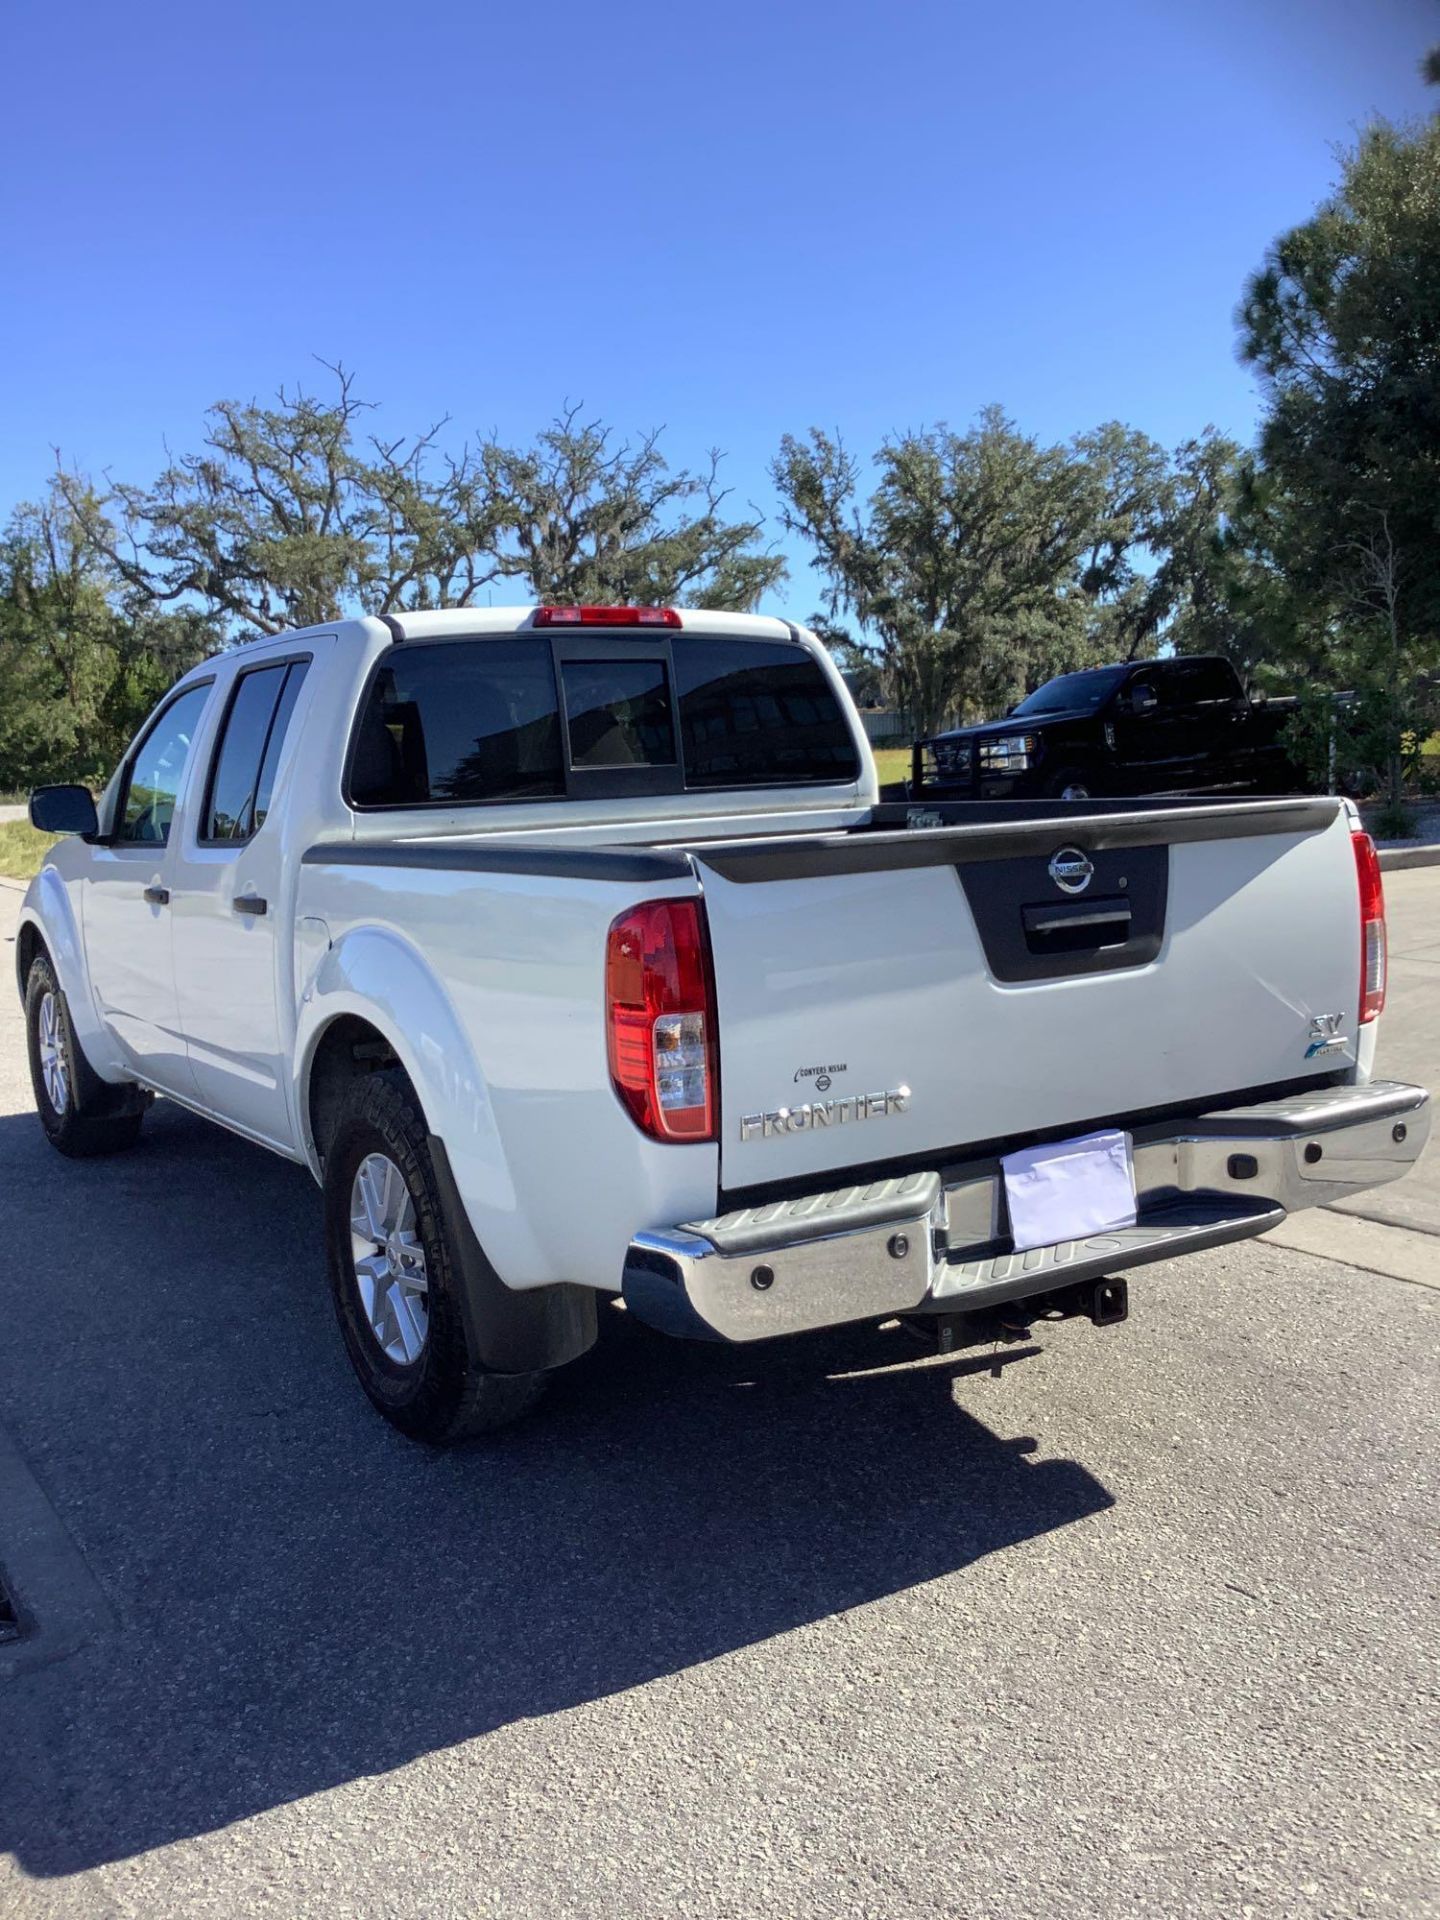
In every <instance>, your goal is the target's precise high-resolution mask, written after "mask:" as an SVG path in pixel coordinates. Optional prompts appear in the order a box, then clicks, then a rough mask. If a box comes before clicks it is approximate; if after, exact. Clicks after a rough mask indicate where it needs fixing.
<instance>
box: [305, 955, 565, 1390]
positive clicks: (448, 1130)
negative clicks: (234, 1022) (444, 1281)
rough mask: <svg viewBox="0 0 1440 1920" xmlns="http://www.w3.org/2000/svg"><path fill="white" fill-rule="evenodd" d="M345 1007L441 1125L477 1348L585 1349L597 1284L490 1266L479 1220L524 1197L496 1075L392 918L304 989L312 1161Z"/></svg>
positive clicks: (325, 963) (526, 1369) (546, 1354)
mask: <svg viewBox="0 0 1440 1920" xmlns="http://www.w3.org/2000/svg"><path fill="white" fill-rule="evenodd" d="M402 1012H403V1017H402ZM345 1014H352V1015H354V1016H355V1017H356V1018H358V1019H361V1020H364V1021H365V1022H366V1023H367V1024H368V1025H369V1026H371V1027H373V1028H374V1029H375V1031H376V1032H377V1033H378V1034H380V1035H381V1037H382V1038H383V1039H384V1040H385V1041H386V1042H387V1043H388V1045H389V1046H390V1047H391V1049H392V1050H393V1052H394V1054H395V1057H396V1059H397V1060H398V1061H399V1063H400V1065H401V1066H402V1067H403V1068H404V1070H405V1073H406V1075H407V1076H408V1078H409V1080H410V1083H411V1085H412V1086H413V1087H414V1089H415V1095H416V1098H417V1100H418V1101H419V1103H420V1110H421V1112H422V1114H423V1115H424V1117H425V1122H426V1125H427V1127H428V1128H429V1129H430V1153H431V1161H432V1164H433V1166H434V1169H435V1175H436V1180H437V1182H438V1184H439V1187H440V1191H441V1195H442V1198H443V1201H444V1204H445V1211H446V1214H447V1216H448V1218H449V1223H450V1227H451V1237H452V1241H453V1244H454V1248H455V1253H456V1256H457V1267H458V1272H459V1278H460V1283H461V1302H462V1307H463V1310H464V1313H465V1318H466V1322H467V1327H468V1330H469V1333H470V1339H471V1349H472V1351H473V1352H475V1353H478V1354H479V1356H480V1358H481V1360H482V1361H483V1363H484V1365H485V1366H486V1367H488V1368H490V1369H491V1370H492V1371H493V1372H496V1373H533V1372H539V1371H545V1370H548V1369H550V1368H552V1367H558V1366H561V1365H563V1364H564V1363H565V1362H566V1361H568V1360H574V1359H577V1358H578V1357H579V1356H580V1355H581V1354H582V1353H584V1352H585V1351H586V1350H587V1348H589V1347H590V1346H592V1345H593V1344H594V1342H595V1339H596V1335H597V1332H598V1323H597V1316H596V1302H595V1294H594V1291H593V1290H592V1289H591V1288H589V1287H581V1286H575V1285H572V1284H570V1283H567V1282H564V1281H557V1282H555V1283H554V1284H552V1285H548V1286H540V1287H526V1288H523V1289H522V1288H514V1287H509V1286H507V1285H506V1284H505V1282H504V1280H503V1279H502V1278H501V1277H500V1275H499V1274H498V1273H497V1272H496V1270H495V1268H494V1267H493V1266H492V1265H491V1263H490V1261H489V1259H488V1258H487V1256H486V1254H485V1251H484V1247H483V1245H482V1242H481V1238H480V1233H479V1230H478V1229H479V1228H481V1227H483V1224H484V1214H485V1210H486V1209H487V1208H489V1207H496V1208H499V1209H502V1210H504V1211H505V1212H508V1213H511V1214H513V1213H515V1212H517V1211H518V1206H519V1203H518V1200H517V1196H516V1193H515V1188H514V1183H513V1181H512V1180H511V1176H510V1168H509V1164H508V1162H507V1160H506V1157H505V1152H504V1147H503V1144H502V1142H501V1140H500V1136H499V1132H498V1129H497V1128H496V1125H495V1116H494V1112H493V1110H492V1108H491V1105H490V1098H489V1092H488V1089H487V1087H486V1084H485V1078H484V1075H483V1073H482V1071H481V1069H480V1065H479V1062H478V1061H477V1060H476V1058H475V1053H474V1048H473V1047H472V1045H471V1043H470V1041H469V1039H468V1037H467V1036H466V1034H465V1031H464V1029H463V1027H462V1026H461V1024H460V1021H459V1019H458V1018H457V1016H456V1014H455V1010H454V1008H453V1007H452V1006H451V1004H450V999H449V996H448V994H446V992H445V990H444V988H443V987H442V986H441V985H440V983H439V981H438V980H436V978H435V976H434V974H433V973H432V972H431V971H430V969H429V967H428V966H427V965H426V963H425V961H424V959H423V958H422V957H421V955H420V953H419V952H418V951H417V949H416V948H414V947H413V946H411V945H410V944H409V942H408V941H406V940H404V939H402V938H401V937H400V936H398V935H397V934H395V933H392V932H389V931H387V930H385V929H382V928H378V927H358V928H355V929H354V930H353V931H351V932H349V933H347V934H345V935H343V936H342V937H341V939H340V940H338V941H337V942H336V943H335V944H334V945H333V946H331V947H329V948H327V949H326V950H325V952H324V953H323V954H322V955H321V957H320V960H319V963H318V965H317V966H316V968H315V970H314V973H313V974H312V976H311V978H310V979H309V980H308V981H307V982H306V983H305V985H304V987H303V989H302V993H301V1002H300V1020H299V1023H298V1027H297V1032H296V1044H295V1059H296V1072H295V1084H294V1089H293V1091H294V1099H295V1112H296V1115H297V1117H298V1120H299V1124H300V1132H301V1141H302V1144H303V1147H304V1151H305V1157H306V1160H307V1162H308V1163H309V1166H310V1169H311V1172H312V1173H314V1174H315V1176H316V1178H317V1179H319V1178H320V1177H321V1169H320V1158H319V1152H318V1149H317V1147H316V1144H315V1140H314V1136H313V1133H312V1129H311V1122H310V1077H311V1073H312V1070H313V1067H314V1063H315V1055H316V1051H317V1049H318V1047H319V1044H320V1041H321V1039H322V1038H323V1036H324V1034H325V1032H326V1030H327V1029H328V1028H329V1027H330V1026H331V1025H333V1023H334V1022H335V1020H337V1019H339V1018H340V1017H341V1016H342V1015H345ZM477 1214H478V1216H479V1217H478V1219H477V1217H476V1216H477Z"/></svg>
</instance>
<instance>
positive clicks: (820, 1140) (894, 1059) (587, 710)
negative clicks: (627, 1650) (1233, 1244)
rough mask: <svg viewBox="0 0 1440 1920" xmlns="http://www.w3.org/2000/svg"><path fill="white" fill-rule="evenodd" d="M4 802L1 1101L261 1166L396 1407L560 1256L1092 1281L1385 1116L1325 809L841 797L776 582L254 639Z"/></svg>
mask: <svg viewBox="0 0 1440 1920" xmlns="http://www.w3.org/2000/svg"><path fill="white" fill-rule="evenodd" d="M31 817H32V819H33V820H34V822H35V824H36V825H37V826H39V827H42V828H47V829H50V830H53V831H58V832H60V833H62V834H68V835H69V836H70V837H69V838H66V839H62V840H61V841H60V842H59V843H58V844H57V846H56V847H55V849H54V851H53V852H52V853H51V854H50V856H49V857H48V859H47V861H46V863H45V866H44V869H43V871H42V872H41V873H40V875H39V876H38V878H37V879H36V880H35V882H34V884H33V885H32V886H31V888H30V890H29V892H28V894H27V896H26V899H25V903H24V908H23V912H22V917H21V928H20V935H19V941H18V965H19V978H20V988H21V991H22V993H23V995H24V998H25V1006H26V1015H27V1023H28V1034H29V1048H30V1062H31V1068H32V1072H33V1078H34V1085H35V1098H36V1103H37V1106H38V1108H39V1113H40V1120H41V1124H42V1125H43V1127H44V1129H45V1132H46V1134H47V1135H48V1137H49V1138H50V1140H51V1141H52V1142H53V1143H54V1145H55V1146H56V1147H58V1148H59V1149H60V1151H61V1152H62V1153H69V1154H80V1153H94V1152H101V1151H107V1150H112V1149H115V1148H119V1147H124V1146H129V1145H130V1144H131V1143H132V1142H133V1141H134V1140H135V1138H136V1135H137V1133H138V1131H139V1128H140V1125H141V1121H142V1118H143V1116H144V1112H145V1110H146V1107H147V1106H148V1104H149V1102H150V1101H151V1099H152V1098H153V1096H154V1095H156V1094H161V1095H164V1096H165V1097H166V1098H168V1099H171V1100H176V1101H179V1102H181V1103H182V1104H183V1105H185V1106H187V1107H190V1108H192V1109H193V1110H194V1111H195V1112H197V1113H200V1114H203V1115H205V1116H206V1117H207V1118H209V1119H212V1120H216V1121H218V1122H219V1123H220V1124H221V1125H223V1126H226V1127H229V1128H232V1129H233V1130H234V1131H235V1132H237V1133H239V1134H243V1135H244V1136H245V1137H246V1138H247V1139H249V1140H253V1141H256V1142H258V1143H259V1144H260V1145H262V1146H265V1147H269V1148H271V1149H272V1150H273V1151H274V1152H276V1153H279V1154H283V1155H284V1156H286V1157H287V1158H289V1159H291V1160H296V1161H303V1162H305V1164H306V1165H308V1166H309V1168H310V1169H311V1171H312V1173H313V1174H314V1176H315V1178H316V1180H317V1181H319V1182H320V1183H321V1185H322V1186H323V1189H324V1197H325V1230H326V1236H327V1247H328V1265H329V1276H330V1284H331V1287H332V1289H333V1293H334V1300H335V1307H336V1312H337V1315H338V1319H339V1324H340V1328H341V1332H342V1334H343V1336H344V1339H345V1344H346V1347H347V1349H348V1351H349V1354H350V1358H351V1360H352V1362H353V1363H354V1366H355V1370H356V1372H357V1374H358V1375H359V1377H360V1380H361V1382H362V1384H363V1385H364V1387H365V1390H366V1392H367V1393H368V1394H369V1395H370V1398H371V1399H372V1401H373V1402H374V1403H375V1405H376V1406H377V1407H378V1408H379V1409H380V1410H381V1412H382V1413H384V1414H386V1415H387V1416H388V1417H389V1418H390V1419H391V1420H393V1421H394V1422H395V1423H396V1424H397V1425H398V1426H400V1427H401V1428H403V1429H404V1430H405V1431H407V1432H409V1433H412V1434H415V1435H417V1436H421V1437H423V1438H425V1439H428V1440H431V1441H446V1440H451V1439H455V1438H458V1437H460V1436H462V1435H464V1434H467V1433H470V1432H474V1431H476V1430H478V1429H480V1428H483V1427H487V1426H494V1425H497V1424H499V1423H501V1422H503V1421H505V1420H507V1419H509V1418H511V1417H513V1416H514V1415H515V1414H517V1413H518V1412H520V1411H521V1410H522V1409H523V1408H525V1407H526V1406H528V1405H529V1403H530V1402H531V1401H532V1400H533V1399H534V1398H535V1396H536V1394H537V1393H538V1392H539V1390H540V1388H541V1387H542V1385H543V1383H544V1380H545V1378H546V1376H547V1375H548V1374H550V1373H551V1372H553V1371H554V1370H555V1369H556V1368H557V1367H560V1366H562V1365H564V1364H565V1363H566V1362H568V1361H571V1360H573V1359H574V1358H576V1357H577V1356H578V1355H579V1354H581V1353H582V1352H584V1350H585V1349H586V1348H587V1347H588V1346H589V1345H590V1343H591V1342H592V1341H593V1340H594V1338H595V1334H596V1326H597V1302H598V1301H599V1300H600V1299H601V1298H602V1297H603V1296H614V1295H616V1294H621V1295H623V1297H624V1300H625V1303H626V1305H627V1306H628V1308H629V1309H630V1310H631V1311H632V1312H633V1313H635V1314H637V1315H639V1316H641V1317H642V1318H643V1319H645V1320H647V1321H649V1322H650V1323H652V1324H653V1325H655V1326H657V1327H660V1328H662V1329H665V1330H666V1331H669V1332H672V1333H676V1334H681V1335H698V1336H706V1337H711V1338H719V1339H723V1340H732V1341H743V1340H756V1339H763V1338H765V1337H766V1336H769V1335H774V1334H789V1333H794V1332H797V1331H800V1330H803V1329H807V1328H818V1327H829V1326H834V1325H837V1324H841V1323H845V1322H856V1321H872V1322H874V1321H882V1320H888V1319H891V1318H895V1317H901V1318H909V1319H912V1320H917V1321H920V1320H923V1319H924V1318H925V1316H931V1317H932V1320H933V1324H934V1325H936V1326H942V1325H943V1326H945V1327H947V1328H949V1329H950V1330H951V1334H952V1337H953V1336H954V1332H955V1329H956V1328H957V1327H958V1326H964V1327H970V1328H977V1327H979V1328H984V1327H985V1326H986V1325H987V1324H989V1323H988V1322H987V1319H986V1316H987V1314H992V1315H993V1313H994V1311H995V1310H996V1309H997V1308H999V1309H1002V1310H1003V1314H1004V1318H1005V1321H1006V1323H1007V1324H1008V1325H1009V1326H1010V1327H1011V1328H1012V1329H1013V1328H1014V1327H1017V1326H1023V1325H1025V1324H1028V1323H1029V1322H1030V1321H1032V1320H1034V1319H1036V1318H1038V1317H1039V1316H1041V1315H1043V1314H1050V1315H1056V1314H1064V1313H1074V1312H1078V1311H1088V1312H1089V1313H1090V1316H1091V1318H1092V1319H1095V1320H1098V1321H1103V1320H1106V1319H1110V1318H1116V1317H1119V1315H1120V1313H1121V1312H1122V1311H1123V1302H1124V1298H1125V1290H1124V1285H1125V1283H1124V1281H1123V1279H1120V1278H1118V1277H1117V1276H1120V1275H1123V1274H1124V1273H1125V1272H1126V1270H1127V1269H1130V1268H1133V1267H1136V1266H1138V1265H1141V1264H1143V1263H1144V1262H1147V1261H1153V1260H1157V1259H1162V1258H1165V1257H1168V1256H1170V1255H1173V1254H1181V1253H1185V1252H1188V1251H1191V1250H1194V1249H1199V1248H1205V1247H1212V1246H1215V1245H1217V1244H1219V1243H1221V1242H1225V1241H1231V1240H1238V1239H1241V1238H1243V1237H1245V1236H1247V1235H1250V1234H1256V1233H1260V1232H1263V1231H1264V1230H1265V1229H1266V1228H1267V1227H1269V1226H1272V1225H1274V1224H1275V1223H1277V1222H1278V1221H1280V1220H1281V1219H1282V1218H1283V1217H1284V1215H1285V1213H1286V1212H1287V1211H1288V1210H1290V1209H1292V1208H1297V1207H1307V1206H1315V1205H1318V1204H1321V1203H1323V1202H1327V1201H1330V1200H1333V1199H1335V1198H1336V1197H1337V1196H1339V1195H1342V1194H1348V1193H1354V1192H1356V1191H1357V1190H1359V1189H1361V1188H1365V1187H1370V1186H1374V1185H1377V1184H1378V1183H1380V1182H1382V1181H1386V1180H1392V1179H1395V1178H1396V1177H1397V1176H1398V1175H1400V1174H1401V1173H1403V1172H1404V1171H1405V1169H1406V1168H1407V1167H1408V1166H1409V1165H1410V1164H1411V1162H1412V1161H1413V1160H1414V1159H1415V1158H1416V1156H1417V1155H1418V1153H1419V1152H1420V1150H1421V1147H1422V1145H1423V1144H1424V1140H1425V1137H1426V1134H1427V1131H1428V1125H1429V1116H1428V1097H1427V1095H1426V1094H1425V1093H1424V1092H1423V1091H1422V1090H1420V1089H1419V1088H1415V1087H1410V1086H1401V1085H1395V1084H1390V1083H1386V1082H1380V1081H1376V1080H1374V1079H1372V1077H1371V1067H1372V1062H1373V1058H1374V1048H1375V1018H1376V1015H1377V1014H1378V1013H1379V1011H1380V1007H1381V1003H1382V1001H1383V997H1384V991H1385V927H1384V908H1383V903H1382V898H1381V889H1380V878H1379V872H1378V866H1377V862H1376V857H1375V853H1374V849H1373V847H1372V846H1371V843H1370V842H1369V840H1368V839H1367V838H1366V837H1365V836H1364V835H1363V834H1362V833H1360V832H1359V831H1358V823H1357V821H1356V819H1355V816H1354V814H1353V811H1352V810H1351V809H1350V808H1349V807H1348V806H1347V804H1346V803H1345V802H1343V801H1339V800H1333V799H1294V800H1278V801H1277V800H1268V801H1244V802H1215V801H1190V800H1175V799H1169V800H1165V801H1144V800H1142V801H1136V800H1128V801H1085V802H1082V803H1074V802H1070V803H1066V802H1064V801H1034V802H1013V801H1012V802H1004V801H1000V802H976V801H969V802H959V803H954V804H949V805H939V806H928V807H926V808H924V809H920V808H917V807H913V806H909V805H906V804H903V803H896V804H882V803H880V801H879V799H878V789H877V785H876V776H875V769H874V764H873V761H872V759H871V756H870V752H869V749H868V747H867V744H866V740H865V735H864V732H863V730H862V728H861V726H860V724H859V721H858V718H857V716H856V713H855V710H854V708H853V706H852V704H851V702H850V700H849V698H848V696H847V693H846V690H845V686H844V684H843V682H842V680H841V679H840V676H839V675H838V673H837V672H836V671H835V668H834V666H833V665H832V663H831V661H830V659H829V657H828V656H827V654H826V653H825V650H824V649H823V647H821V646H820V644H819V643H818V642H817V641H816V639H815V638H814V636H813V635H811V634H808V633H806V632H804V631H802V630H800V629H797V628H795V627H793V626H791V625H789V624H788V623H786V622H784V621H781V620H773V619H763V618H759V617H750V616H743V615H728V614H717V613H706V612H692V611H688V610H687V611H684V612H675V611H673V610H671V609H668V608H615V607H606V608H579V607H564V608H559V607H554V608H551V607H542V608H529V609H512V610H501V609H494V610H489V611H474V610H467V611H449V612H436V613H415V614H405V615H402V616H399V617H391V618H386V619H359V620H350V621H343V622H340V623H337V624H336V625H333V626H327V627H324V628H316V629H314V630H311V631H306V632H299V633H290V634H286V635H284V636H282V637H281V638H279V639H274V640H267V641H265V642H263V643H258V644H254V645H248V646H243V647H238V648H236V649H234V650H233V651H230V652H227V653H224V654H221V655H220V656H218V657H216V658H215V659H212V660H209V661H207V662H206V663H205V664H203V665H202V666H199V667H197V668H195V669H194V670H193V671H192V672H190V673H188V674H186V676H185V677H184V678H183V679H182V680H181V681H179V683H178V684H177V685H176V686H175V687H174V688H173V689H172V690H171V691H170V693H168V694H167V695H166V697H165V699H164V700H163V701H162V702H161V703H160V705H159V707H158V708H157V709H156V711H155V712H154V714H153V715H152V716H151V718H150V719H149V720H148V721H147V723H146V725H145V726H144V727H143V729H142V730H141V732H140V733H139V735H138V736H137V738H136V740H135V742H134V745H133V746H132V747H131V749H130V751H129V752H128V753H127V755H126V757H125V760H124V762H123V764H122V765H121V766H120V767H119V769H118V770H117V771H116V773H115V776H114V778H113V779H112V780H111V782H110V784H109V786H108V788H107V789H106V791H105V793H104V795H103V797H102V798H101V800H100V801H99V803H98V806H97V804H96V803H95V802H94V800H93V799H92V798H91V796H90V794H89V793H88V792H87V791H86V790H85V789H84V788H79V787H64V788H61V787H51V788H45V789H42V790H40V791H39V792H37V793H36V794H35V796H34V797H33V799H32V802H31ZM257 1227H261V1228H263V1223H260V1222H257ZM958 1316H965V1318H964V1320H963V1321H961V1320H959V1319H958V1318H957V1317H958Z"/></svg>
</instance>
